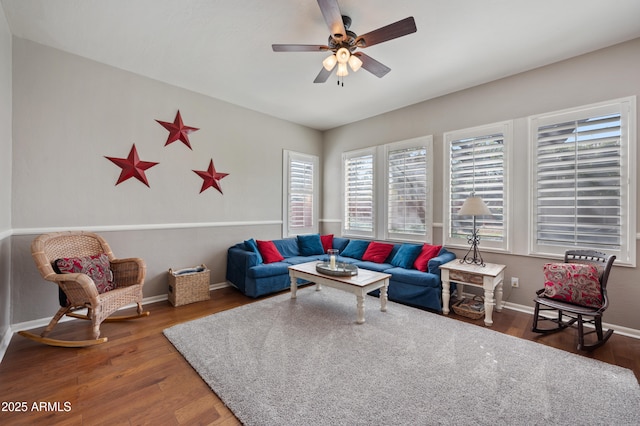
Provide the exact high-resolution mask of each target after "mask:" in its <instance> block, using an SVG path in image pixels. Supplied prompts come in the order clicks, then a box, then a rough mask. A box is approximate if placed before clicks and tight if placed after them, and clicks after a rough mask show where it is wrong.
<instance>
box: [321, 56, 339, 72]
mask: <svg viewBox="0 0 640 426" xmlns="http://www.w3.org/2000/svg"><path fill="white" fill-rule="evenodd" d="M337 62H338V58H336V55H331V56H328V57H327V58H326V59H325V60H324V61H322V66H323V67H324V69H325V70H327V71H331V70H332V69H333V67H335V66H336V63H337Z"/></svg>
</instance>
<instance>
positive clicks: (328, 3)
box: [318, 0, 347, 40]
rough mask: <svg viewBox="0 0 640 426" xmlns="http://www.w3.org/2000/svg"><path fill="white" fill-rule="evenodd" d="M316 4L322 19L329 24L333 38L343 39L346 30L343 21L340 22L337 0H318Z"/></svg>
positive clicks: (340, 15) (340, 16) (340, 14)
mask: <svg viewBox="0 0 640 426" xmlns="http://www.w3.org/2000/svg"><path fill="white" fill-rule="evenodd" d="M318 6H320V11H321V12H322V16H324V21H325V22H326V23H327V25H328V26H329V31H331V35H332V36H333V38H335V39H337V40H343V39H344V38H346V37H347V32H346V31H345V29H344V23H343V22H342V13H340V7H339V6H338V1H337V0H318Z"/></svg>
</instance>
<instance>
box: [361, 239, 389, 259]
mask: <svg viewBox="0 0 640 426" xmlns="http://www.w3.org/2000/svg"><path fill="white" fill-rule="evenodd" d="M391 250H393V244H388V243H379V242H377V241H372V242H371V243H369V246H368V247H367V249H366V250H365V252H364V254H363V255H362V260H366V261H368V262H375V263H383V262H384V261H385V260H386V259H387V257H389V254H390V253H391Z"/></svg>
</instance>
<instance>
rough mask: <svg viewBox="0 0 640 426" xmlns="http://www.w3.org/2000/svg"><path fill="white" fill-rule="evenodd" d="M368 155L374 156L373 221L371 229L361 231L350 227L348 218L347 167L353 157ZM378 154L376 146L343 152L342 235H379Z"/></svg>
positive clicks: (372, 236)
mask: <svg viewBox="0 0 640 426" xmlns="http://www.w3.org/2000/svg"><path fill="white" fill-rule="evenodd" d="M368 156H372V165H371V167H372V170H371V174H372V181H371V185H372V194H371V205H372V207H371V210H372V211H371V215H372V223H371V227H372V229H371V231H361V230H353V229H350V228H349V227H348V223H349V221H348V220H347V208H348V207H347V201H346V197H347V167H346V163H347V161H348V160H350V159H353V158H359V157H368ZM376 160H377V155H376V148H375V147H370V148H364V149H358V150H355V151H348V152H343V153H342V179H341V182H342V191H341V209H342V235H343V236H345V237H358V238H375V236H376V235H377V229H378V227H377V220H376V218H377V208H376V206H377V195H376V188H377V186H378V185H377V182H376V181H377V180H378V179H377V170H378V167H377V161H376Z"/></svg>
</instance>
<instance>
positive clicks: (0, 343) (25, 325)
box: [0, 281, 229, 362]
mask: <svg viewBox="0 0 640 426" xmlns="http://www.w3.org/2000/svg"><path fill="white" fill-rule="evenodd" d="M225 287H229V283H228V282H226V281H225V282H221V283H216V284H211V285H210V286H209V290H219V289H221V288H225ZM167 299H168V295H166V294H160V295H157V296H150V297H145V298H144V299H142V304H143V305H148V304H151V303H157V302H162V301H163V300H167ZM135 306H136V305H135V304H134V303H132V304H129V305H127V306H123V307H122V308H120V309H128V308H134V307H135ZM120 309H119V310H120ZM76 313H78V314H86V313H87V311H86V309H80V310H78V311H76ZM73 320H75V318H72V317H66V316H65V317H62V318H61V319H60V321H59V322H66V321H73ZM49 321H51V318H40V319H36V320H31V321H24V322H19V323H16V324H12V325H11V326H10V327H9V329H8V330H7V331H6V332H5V334H4V336H2V340H0V362H2V358H3V357H4V354H5V352H6V351H7V348H8V347H9V343H11V338H12V337H13V335H14V334H15V333H17V332H18V331H23V330H31V329H33V328H38V327H44V326H46V325H47V324H49Z"/></svg>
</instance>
